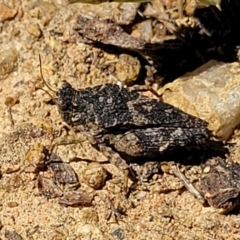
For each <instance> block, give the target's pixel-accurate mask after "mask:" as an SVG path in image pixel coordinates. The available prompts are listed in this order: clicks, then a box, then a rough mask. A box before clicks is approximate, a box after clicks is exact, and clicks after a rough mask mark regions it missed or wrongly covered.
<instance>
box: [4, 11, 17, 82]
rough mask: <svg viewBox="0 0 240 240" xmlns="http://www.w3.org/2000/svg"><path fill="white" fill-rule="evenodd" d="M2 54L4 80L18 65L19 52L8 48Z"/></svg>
mask: <svg viewBox="0 0 240 240" xmlns="http://www.w3.org/2000/svg"><path fill="white" fill-rule="evenodd" d="M0 11H1V10H0ZM0 15H1V13H0ZM0 56H1V57H0V80H3V79H5V78H7V77H8V75H9V74H10V73H11V72H13V71H14V69H15V67H16V66H17V59H18V53H17V51H16V50H15V49H7V50H4V51H2V52H1V53H0Z"/></svg>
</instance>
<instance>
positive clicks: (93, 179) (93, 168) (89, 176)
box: [83, 162, 107, 189]
mask: <svg viewBox="0 0 240 240" xmlns="http://www.w3.org/2000/svg"><path fill="white" fill-rule="evenodd" d="M83 179H84V181H85V182H86V183H87V184H88V186H90V187H92V188H93V189H99V188H101V187H102V186H103V185H104V184H105V181H106V179H107V170H106V169H105V168H103V167H102V166H101V164H100V163H97V162H92V163H90V164H89V165H88V166H87V167H86V168H85V170H84V171H83Z"/></svg>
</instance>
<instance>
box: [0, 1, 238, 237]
mask: <svg viewBox="0 0 240 240" xmlns="http://www.w3.org/2000/svg"><path fill="white" fill-rule="evenodd" d="M7 2H8V6H9V7H10V9H7V10H6V9H5V7H4V6H3V5H1V4H0V19H1V21H2V23H1V21H0V46H1V48H0V49H1V50H0V51H1V54H0V60H1V62H0V79H1V86H0V91H1V95H0V102H1V104H0V116H1V125H0V138H1V141H0V159H1V179H0V200H1V201H0V215H1V218H0V223H1V224H0V228H1V231H0V238H1V239H21V238H20V236H21V237H22V239H38V240H40V239H49V240H50V239H55V240H56V239H69V240H71V239H84V240H85V239H86V240H87V239H118V240H121V239H122V240H123V239H129V240H130V239H142V240H144V239H146V240H151V239H184V240H186V239H191V240H192V239H229V240H230V239H240V217H239V212H238V210H236V212H234V213H231V214H228V215H220V214H219V213H218V212H217V211H216V210H214V209H213V208H211V207H209V206H205V207H204V206H202V205H201V204H200V203H199V202H198V200H197V199H195V198H194V197H193V196H192V195H191V194H190V193H189V192H188V191H187V190H186V189H185V188H184V187H183V184H182V183H181V181H180V180H179V179H178V178H177V177H175V176H174V174H172V173H171V171H169V170H168V169H167V167H166V168H164V169H163V170H164V171H163V173H162V174H156V175H154V176H153V178H152V180H151V181H149V182H147V183H143V184H141V185H140V186H139V187H138V189H137V190H136V191H134V192H133V193H132V194H131V195H130V198H129V200H126V199H124V194H123V191H122V180H123V175H122V173H121V172H120V171H119V170H118V169H117V168H116V167H115V166H112V165H111V164H105V163H104V164H102V166H103V167H104V168H106V169H107V170H108V171H109V172H110V173H111V175H112V178H111V179H109V180H107V182H106V184H105V186H104V187H103V188H101V189H100V190H97V191H95V190H93V189H91V188H90V187H89V186H88V185H87V184H86V183H85V182H84V179H83V177H82V173H83V171H84V169H85V167H86V166H87V165H88V164H89V163H88V162H86V161H71V159H73V158H76V157H78V158H79V159H80V158H83V159H91V160H93V161H98V162H101V161H104V160H105V157H104V156H103V155H102V154H101V153H100V152H97V151H96V150H94V149H93V148H92V147H91V146H90V145H89V144H88V143H81V144H80V143H79V144H74V145H68V146H60V147H58V148H57V150H56V151H57V154H58V155H59V156H60V157H61V158H62V159H63V160H64V161H65V162H69V164H70V165H71V166H72V167H73V168H74V170H75V171H76V173H77V175H78V177H79V181H80V183H81V189H83V190H85V191H86V192H94V193H95V197H94V200H93V203H92V206H91V207H65V206H63V205H60V204H59V203H58V201H59V200H58V199H57V198H54V199H47V198H46V197H44V196H42V195H41V194H40V193H39V190H38V188H37V184H36V182H37V181H36V178H37V174H35V173H33V172H31V171H29V166H31V167H32V168H33V169H34V168H35V166H36V164H37V162H38V161H39V159H41V158H42V152H41V151H40V150H39V149H41V146H46V147H49V146H50V144H51V141H52V140H53V139H54V138H56V137H57V136H59V135H61V136H63V135H64V134H66V131H65V130H66V127H64V126H65V125H66V124H64V123H63V122H62V120H61V118H60V116H59V114H58V111H57V107H56V106H55V105H54V103H53V101H52V100H51V98H50V96H49V95H48V94H47V93H46V92H44V91H42V90H41V88H42V87H43V83H42V81H41V78H40V73H39V58H38V55H39V54H40V55H41V59H42V69H43V75H44V78H45V80H46V81H47V83H48V84H49V85H50V86H51V87H52V88H54V89H57V88H59V87H60V86H61V81H62V80H64V79H66V80H67V81H68V82H70V83H71V84H72V85H73V86H74V87H75V88H80V87H86V86H93V85H98V84H103V83H106V82H115V81H116V76H115V73H114V69H115V68H114V67H113V65H112V63H114V64H115V63H116V62H118V56H115V55H114V54H107V53H105V52H103V51H102V50H100V49H97V48H94V47H92V46H89V45H85V44H82V43H78V42H76V41H74V40H72V41H71V39H72V35H73V26H74V24H75V20H76V16H77V14H78V13H79V12H80V11H84V10H83V7H82V6H81V5H70V6H67V7H64V6H63V5H57V7H56V6H54V5H53V4H51V3H49V2H41V1H37V2H35V3H32V2H31V1H27V0H24V1H19V3H14V2H15V1H7ZM59 2H60V3H61V1H55V3H59ZM115 5H116V6H118V8H117V9H120V4H119V3H117V4H115ZM116 6H115V8H116ZM4 9H5V11H3V10H4ZM88 11H89V10H88ZM1 14H2V15H1ZM8 18H10V20H5V19H8ZM2 19H4V21H3V20H2ZM108 63H109V64H108ZM45 89H46V88H45ZM48 91H49V90H48ZM64 129H65V130H64ZM233 141H239V132H238V131H236V133H235V135H234V136H233ZM235 149H236V150H235V152H233V153H232V155H233V157H234V159H235V160H238V159H237V158H238V155H239V154H238V151H237V148H235ZM170 164H171V163H170ZM26 169H27V170H26ZM199 174H200V170H199V167H198V166H194V167H192V168H189V169H188V171H187V172H186V175H187V177H188V178H189V179H190V180H191V181H192V182H196V181H197V180H198V178H199ZM121 208H122V211H123V212H124V214H121V212H122V211H120V209H121ZM12 231H16V233H18V234H19V235H20V236H16V235H14V234H13V233H12V235H11V234H10V235H11V236H10V237H9V233H11V232H12ZM6 236H7V238H6Z"/></svg>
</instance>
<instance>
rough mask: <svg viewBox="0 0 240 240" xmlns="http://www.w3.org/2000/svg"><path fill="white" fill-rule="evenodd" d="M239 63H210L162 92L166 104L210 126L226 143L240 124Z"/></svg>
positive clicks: (170, 84)
mask: <svg viewBox="0 0 240 240" xmlns="http://www.w3.org/2000/svg"><path fill="white" fill-rule="evenodd" d="M239 78H240V64H239V63H237V62H235V63H228V64H227V63H218V62H216V61H210V62H208V63H207V64H205V65H203V66H202V67H200V68H199V69H198V70H195V71H194V72H192V73H189V74H186V75H184V76H182V77H180V78H179V79H177V80H175V81H174V82H173V83H169V84H167V85H166V86H164V88H163V89H160V91H159V93H160V94H161V93H162V97H163V101H164V102H167V103H170V104H172V105H174V106H176V107H179V108H180V109H182V110H183V111H185V112H187V113H189V114H192V115H194V116H196V117H200V118H202V119H204V120H205V121H207V122H208V123H209V129H211V130H212V131H213V132H214V134H215V135H216V136H217V137H218V138H219V139H222V140H227V139H228V138H229V136H230V135H231V134H232V133H233V130H234V129H235V127H236V126H237V125H239V123H240V94H239V93H240V82H239Z"/></svg>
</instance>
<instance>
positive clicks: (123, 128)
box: [57, 82, 211, 169]
mask: <svg viewBox="0 0 240 240" xmlns="http://www.w3.org/2000/svg"><path fill="white" fill-rule="evenodd" d="M57 99H58V100H57V103H58V108H59V112H60V114H61V116H62V118H63V120H64V121H65V122H66V123H67V124H68V125H70V126H72V127H74V128H75V129H77V130H78V131H79V132H81V133H82V134H83V135H85V136H86V139H87V140H89V141H90V143H91V144H92V145H93V146H95V147H96V148H98V149H99V150H101V151H103V152H104V153H106V152H107V153H108V154H106V155H107V156H108V157H109V158H110V159H109V160H110V161H111V162H113V163H114V164H116V165H118V166H120V167H121V168H122V169H127V168H128V163H129V161H130V160H131V159H133V158H142V157H143V158H151V157H156V156H158V155H160V154H164V153H168V152H171V151H174V150H175V149H178V148H188V147H189V148H191V147H201V146H203V145H206V143H207V142H208V141H209V139H210V135H211V133H210V131H209V130H208V129H207V123H206V122H205V121H203V120H201V119H198V118H196V117H193V116H191V115H189V114H186V113H184V112H183V111H181V110H179V109H178V108H176V107H173V106H171V105H169V104H166V103H163V102H160V101H159V100H157V99H151V98H148V97H146V96H143V95H142V94H140V93H139V92H137V91H131V90H129V89H128V88H125V87H123V86H121V85H118V84H105V85H100V86H96V87H89V88H85V89H79V90H75V89H74V88H72V86H71V85H70V84H69V83H67V82H64V83H63V85H62V87H61V88H60V89H59V91H58V92H57ZM123 159H124V160H123ZM125 160H126V161H127V162H126V161H125Z"/></svg>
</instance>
